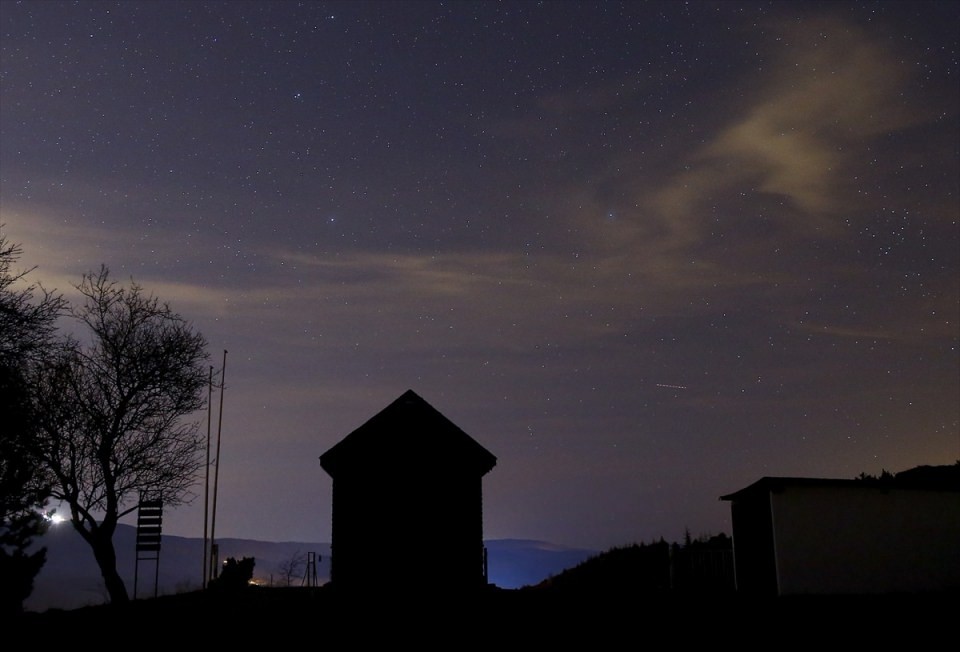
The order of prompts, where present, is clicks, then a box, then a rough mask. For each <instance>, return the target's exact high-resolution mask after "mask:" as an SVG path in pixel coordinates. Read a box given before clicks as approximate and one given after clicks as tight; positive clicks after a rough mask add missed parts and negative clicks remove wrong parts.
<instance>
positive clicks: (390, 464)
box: [320, 391, 497, 590]
mask: <svg viewBox="0 0 960 652" xmlns="http://www.w3.org/2000/svg"><path fill="white" fill-rule="evenodd" d="M496 463H497V458H496V457H494V456H493V455H492V454H491V453H490V452H488V451H487V450H486V449H485V448H484V447H483V446H481V445H480V444H478V443H477V442H476V441H475V440H474V439H472V438H471V437H470V436H469V435H467V433H465V432H464V431H463V430H461V429H460V428H459V427H457V426H456V425H454V424H453V423H452V422H451V421H450V420H449V419H447V418H446V417H445V416H443V415H442V414H440V412H438V411H437V410H436V409H434V408H433V407H432V406H431V405H430V404H428V403H427V402H426V401H425V400H423V399H422V398H421V397H420V396H418V395H417V394H415V393H414V392H413V391H407V392H404V393H403V394H402V395H401V396H400V397H399V398H398V399H396V400H395V401H394V402H393V403H391V404H390V405H388V406H387V407H386V408H384V409H383V410H382V411H381V412H379V413H378V414H376V415H375V416H373V417H372V418H371V419H370V420H369V421H367V422H366V423H364V424H363V425H362V426H360V427H359V428H357V429H356V430H354V431H353V432H351V433H350V434H348V435H347V436H346V437H344V438H343V440H341V441H340V442H339V443H338V444H336V445H335V446H333V447H332V448H330V449H329V450H328V451H327V452H325V453H324V454H323V455H321V456H320V466H321V467H323V469H324V470H325V471H326V472H327V473H328V474H329V475H330V477H331V478H332V479H333V524H332V527H333V532H332V541H331V556H330V573H331V582H332V583H333V586H334V587H337V588H338V589H344V590H351V589H360V590H368V589H374V590H380V589H383V590H388V589H391V588H399V587H401V586H406V585H410V584H416V585H424V586H427V587H434V588H438V589H444V590H459V589H470V588H476V587H480V586H483V585H485V583H486V559H485V551H484V545H483V492H482V479H483V476H484V475H486V474H487V473H488V472H489V471H490V470H491V469H493V467H494V466H495V465H496Z"/></svg>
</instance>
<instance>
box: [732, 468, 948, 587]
mask: <svg viewBox="0 0 960 652" xmlns="http://www.w3.org/2000/svg"><path fill="white" fill-rule="evenodd" d="M925 469H932V470H935V471H936V473H933V474H931V473H923V472H921V473H916V472H915V471H916V470H913V469H911V470H910V471H905V472H903V473H900V474H897V476H896V477H891V478H889V479H886V480H877V479H873V480H870V479H866V480H860V479H858V480H841V479H827V478H823V479H821V478H790V477H765V478H761V479H760V480H758V481H756V482H754V483H753V484H751V485H750V486H748V487H746V488H744V489H741V490H740V491H737V492H735V493H732V494H728V495H726V496H721V500H727V501H730V503H731V518H732V525H733V552H734V566H735V574H736V583H737V590H738V591H739V592H743V593H748V594H766V595H800V594H847V595H851V594H879V593H920V592H942V591H951V592H953V591H960V477H958V476H957V472H958V471H960V466H957V467H955V470H954V469H952V467H918V469H917V470H920V471H923V470H925ZM951 472H952V474H953V475H952V477H951V475H950V473H951Z"/></svg>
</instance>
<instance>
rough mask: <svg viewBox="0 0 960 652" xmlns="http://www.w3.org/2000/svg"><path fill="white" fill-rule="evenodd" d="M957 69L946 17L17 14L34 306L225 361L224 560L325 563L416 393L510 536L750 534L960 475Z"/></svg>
mask: <svg viewBox="0 0 960 652" xmlns="http://www.w3.org/2000/svg"><path fill="white" fill-rule="evenodd" d="M958 34H960V3H954V2H801V3H795V2H788V1H782V2H735V1H729V2H695V1H691V2H679V1H670V2H659V1H652V2H640V1H632V2H624V3H621V2H562V1H554V2H533V1H523V2H518V1H513V0H510V1H503V2H494V1H492V0H491V1H485V2H471V1H466V0H463V1H452V2H403V1H400V0H397V1H391V2H379V1H378V2H364V1H360V0H358V1H350V2H308V1H307V2H293V1H289V0H272V1H266V2H261V1H252V0H251V1H247V0H235V1H229V2H203V1H167V0H154V1H148V2H144V1H137V0H127V1H121V2H103V1H81V2H60V1H43V0H35V1H26V2H14V1H12V0H0V55H2V59H0V224H2V225H3V226H2V228H3V234H4V235H5V236H6V237H7V239H8V240H9V241H12V242H15V243H19V244H20V245H21V246H22V249H23V255H22V256H21V259H20V263H21V265H22V266H24V267H31V266H36V269H35V270H34V271H33V272H32V273H31V274H30V276H29V277H28V278H30V279H31V280H33V281H34V282H40V283H42V284H43V285H44V286H45V287H47V288H51V289H53V288H55V289H58V290H60V291H62V292H64V293H66V294H67V295H68V296H73V295H72V294H70V292H71V285H72V284H75V283H77V282H78V281H79V279H80V277H81V275H82V274H83V273H85V272H89V271H92V270H96V269H99V267H100V265H101V264H104V265H106V266H107V267H109V269H110V270H111V274H112V276H113V277H114V278H115V279H116V280H119V281H122V282H126V281H129V280H131V279H132V280H133V281H135V282H137V283H139V284H140V285H142V286H143V287H144V289H145V290H147V291H148V292H150V293H153V294H155V295H156V296H158V297H159V298H160V299H161V300H163V301H165V302H168V303H169V304H170V305H171V307H172V308H173V309H174V310H175V311H176V312H178V313H180V314H181V315H182V316H184V317H185V318H187V319H188V320H190V321H191V322H192V324H193V325H194V326H195V327H196V328H197V330H199V331H200V332H202V333H203V334H204V336H205V337H206V338H207V340H208V342H209V350H210V354H211V359H210V364H212V365H214V366H216V367H217V369H218V370H219V369H220V367H221V366H222V363H223V352H224V351H228V354H227V356H226V366H225V369H224V371H225V377H226V389H225V391H224V392H223V394H222V395H220V394H219V393H214V394H213V408H214V412H213V426H212V428H213V432H214V436H215V435H216V432H217V430H218V427H219V430H220V432H221V454H220V465H219V472H218V477H219V480H218V503H217V513H216V523H215V527H216V533H217V535H218V536H219V537H244V538H254V539H260V540H266V541H328V540H329V539H330V525H331V510H330V508H331V488H332V487H331V480H330V478H329V476H327V475H326V473H325V472H324V471H323V470H322V469H321V468H320V464H319V459H318V458H319V456H320V455H321V454H322V453H324V452H325V451H326V450H327V449H329V448H330V447H331V446H333V445H334V444H336V443H337V442H338V441H340V439H342V438H343V437H344V436H346V435H347V434H348V433H349V432H351V431H352V430H353V429H355V428H357V427H358V426H360V425H361V424H362V423H363V422H365V421H366V420H367V419H369V418H370V417H372V416H373V415H374V414H375V413H377V412H378V411H380V410H381V409H382V408H384V407H386V406H387V405H388V404H389V403H390V402H392V401H393V400H394V399H396V398H397V397H399V396H400V395H401V394H402V393H403V392H405V391H406V390H408V389H412V390H413V391H415V392H416V393H417V394H419V395H420V396H421V397H422V398H424V399H425V400H426V401H427V402H429V403H430V404H431V405H433V406H434V407H435V408H436V409H438V410H439V411H440V412H442V413H443V414H444V415H445V416H447V417H448V418H449V419H450V420H451V421H453V422H454V423H455V424H457V425H458V426H460V428H462V429H463V430H464V431H466V432H467V433H468V434H469V435H471V436H472V437H473V438H474V439H476V440H477V441H478V442H479V443H481V444H482V445H483V446H485V447H486V448H487V449H488V450H489V451H490V452H492V453H493V454H494V455H495V456H496V457H497V459H498V462H497V465H496V467H495V468H494V469H493V470H492V471H491V472H490V473H489V474H487V475H486V476H485V477H484V479H483V491H484V537H485V538H531V539H541V540H545V541H550V542H553V543H557V544H563V545H571V546H582V547H588V548H595V549H603V548H607V547H612V546H618V545H625V544H629V543H633V542H643V541H650V540H654V539H659V538H660V537H664V538H665V539H667V540H668V541H672V540H681V539H682V537H683V536H684V533H685V531H686V530H689V531H690V533H691V534H692V535H693V536H700V535H707V534H714V533H718V532H726V533H729V532H730V518H729V503H727V502H724V501H721V500H720V499H719V497H720V496H721V495H723V494H726V493H730V492H733V491H736V490H738V489H741V488H743V487H744V486H746V485H748V484H750V483H752V482H754V481H755V480H757V479H759V478H760V477H762V476H766V475H773V476H777V475H781V476H786V475H791V476H811V477H839V478H853V477H856V476H858V475H859V474H860V473H863V472H866V473H870V474H879V473H880V472H881V471H882V470H889V471H893V472H896V471H900V470H904V469H906V468H910V467H913V466H917V465H921V464H953V463H954V462H955V461H957V460H958V459H960V353H958V341H960V327H958V323H960V314H958V313H960V307H958V306H960V224H958V220H960V189H958V185H960V162H958V161H960V81H958V80H960V39H958ZM221 397H222V401H223V403H222V405H223V419H222V422H220V423H219V426H218V421H217V409H218V406H219V401H220V400H221ZM196 418H197V420H198V421H199V422H200V423H201V424H203V425H202V426H201V430H202V431H203V432H205V431H206V425H205V424H206V420H207V416H206V412H203V413H199V414H197V415H196ZM211 477H212V476H211ZM203 494H204V491H203V486H202V484H201V485H198V486H197V492H196V495H197V499H196V500H195V501H194V503H193V504H191V505H188V506H182V507H179V508H177V509H168V510H167V511H166V513H165V521H164V533H166V534H175V535H181V536H195V537H201V536H203V520H204V519H203V505H204V500H203Z"/></svg>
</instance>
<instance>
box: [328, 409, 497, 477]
mask: <svg viewBox="0 0 960 652" xmlns="http://www.w3.org/2000/svg"><path fill="white" fill-rule="evenodd" d="M496 463H497V458H496V457H495V456H494V455H493V454H492V453H490V452H489V451H488V450H487V449H485V448H484V447H483V446H481V445H480V444H479V443H477V442H476V441H475V440H474V439H473V438H472V437H470V435H468V434H467V433H465V432H464V431H463V430H461V429H460V428H459V427H458V426H457V425H455V424H454V423H453V422H452V421H450V420H449V419H447V418H446V417H445V416H443V415H442V414H441V413H440V412H438V411H437V410H436V409H435V408H434V407H433V406H432V405H430V404H429V403H427V402H426V401H425V400H423V399H422V398H421V397H420V396H418V395H417V394H416V393H415V392H414V391H413V390H407V391H406V392H404V393H403V394H401V395H400V397H399V398H397V399H396V400H395V401H393V402H392V403H390V405H388V406H387V407H385V408H384V409H382V410H381V411H380V412H378V413H377V414H375V415H374V416H373V417H371V418H370V419H369V420H368V421H367V422H366V423H364V424H363V425H361V426H360V427H359V428H357V429H356V430H354V431H353V432H351V433H350V434H348V435H347V436H346V437H344V438H343V439H342V440H340V442H339V443H337V444H335V445H334V446H333V447H331V448H330V449H329V450H327V452H325V453H324V454H323V455H321V456H320V466H321V467H322V468H323V470H324V471H326V472H327V473H329V474H330V475H331V476H334V477H335V476H336V475H337V474H339V473H341V472H343V471H345V470H349V469H351V468H354V467H355V466H357V465H378V466H379V465H389V466H404V467H409V466H414V467H416V468H422V467H423V466H425V465H435V466H437V467H440V466H448V467H451V470H454V471H455V472H475V473H477V474H478V475H481V476H482V475H484V474H486V473H487V472H489V471H490V470H491V469H492V468H493V467H494V466H495V465H496Z"/></svg>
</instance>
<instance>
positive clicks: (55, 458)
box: [32, 267, 208, 603]
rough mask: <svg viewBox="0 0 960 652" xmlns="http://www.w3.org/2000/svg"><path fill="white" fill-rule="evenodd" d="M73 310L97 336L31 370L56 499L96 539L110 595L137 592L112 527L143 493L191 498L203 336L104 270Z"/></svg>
mask: <svg viewBox="0 0 960 652" xmlns="http://www.w3.org/2000/svg"><path fill="white" fill-rule="evenodd" d="M76 287H77V290H79V292H80V293H81V295H82V296H83V297H84V305H83V306H82V307H79V308H74V309H73V310H72V311H71V314H72V315H73V317H75V318H76V320H77V321H78V323H79V324H80V325H82V326H83V327H85V330H86V331H88V333H89V336H90V337H89V343H87V344H82V343H81V342H80V341H79V340H77V339H76V338H74V337H67V338H64V339H63V340H62V341H61V343H60V345H59V347H58V348H57V350H56V351H55V352H53V354H51V355H50V356H48V357H47V358H46V360H45V363H44V364H43V365H42V367H41V368H39V369H38V373H36V374H34V375H33V377H32V378H33V391H34V397H35V400H36V402H37V408H38V410H37V413H38V415H39V426H40V429H41V436H40V437H39V454H40V456H41V459H42V461H43V463H44V465H45V467H46V469H47V470H48V471H49V473H50V481H51V485H52V487H53V490H52V492H51V497H52V498H54V499H58V500H60V501H63V502H65V503H66V504H67V505H68V506H69V509H70V521H71V523H72V525H73V527H74V528H75V529H76V530H77V532H79V534H80V536H81V537H83V539H84V540H85V541H86V542H87V543H88V544H89V545H90V547H91V548H92V550H93V554H94V557H95V558H96V560H97V564H98V565H99V567H100V572H101V575H102V576H103V580H104V584H105V587H106V590H107V592H108V594H109V596H110V601H111V602H114V603H118V602H126V601H128V600H129V594H128V593H127V589H126V586H125V585H124V582H123V579H122V578H121V576H120V574H119V573H118V571H117V560H116V551H115V549H114V544H113V535H114V533H115V531H116V527H117V524H118V521H119V519H120V518H122V517H123V516H124V515H126V514H128V513H130V512H132V511H134V510H135V509H136V508H137V506H138V504H139V499H140V495H141V492H149V493H150V494H152V495H157V494H159V495H161V496H162V499H163V501H164V504H165V505H167V506H175V505H178V504H184V503H187V502H190V500H192V499H193V494H192V493H191V492H190V489H191V487H192V486H193V485H194V484H195V483H196V481H197V472H198V470H199V469H200V468H202V464H203V463H202V460H201V459H200V452H201V450H202V443H203V442H202V439H201V437H200V435H199V431H198V425H199V424H198V422H197V421H190V420H189V416H190V415H191V414H192V413H194V412H196V411H197V410H199V409H200V408H202V407H203V406H204V403H205V395H204V392H203V389H204V388H205V387H206V385H207V382H208V379H207V373H206V369H205V366H204V364H203V363H204V361H205V360H206V359H207V358H208V354H207V353H206V350H205V349H206V341H205V339H204V338H203V336H202V335H200V334H199V333H197V332H195V331H194V330H193V328H192V327H191V325H190V324H189V323H187V322H186V321H185V320H184V319H183V318H182V317H180V316H179V315H177V314H176V313H174V312H173V311H171V309H170V307H169V306H168V305H166V304H161V303H160V302H159V301H158V300H157V299H156V298H154V297H153V296H148V295H146V294H145V293H144V292H143V290H142V288H141V287H140V286H139V285H136V284H134V283H131V285H130V286H129V287H123V286H120V285H118V284H116V283H114V282H112V281H111V280H110V278H109V272H108V270H107V268H106V267H101V269H100V272H99V273H96V274H94V273H91V274H87V275H85V276H84V277H83V280H82V282H81V283H80V284H79V285H77V286H76Z"/></svg>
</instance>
